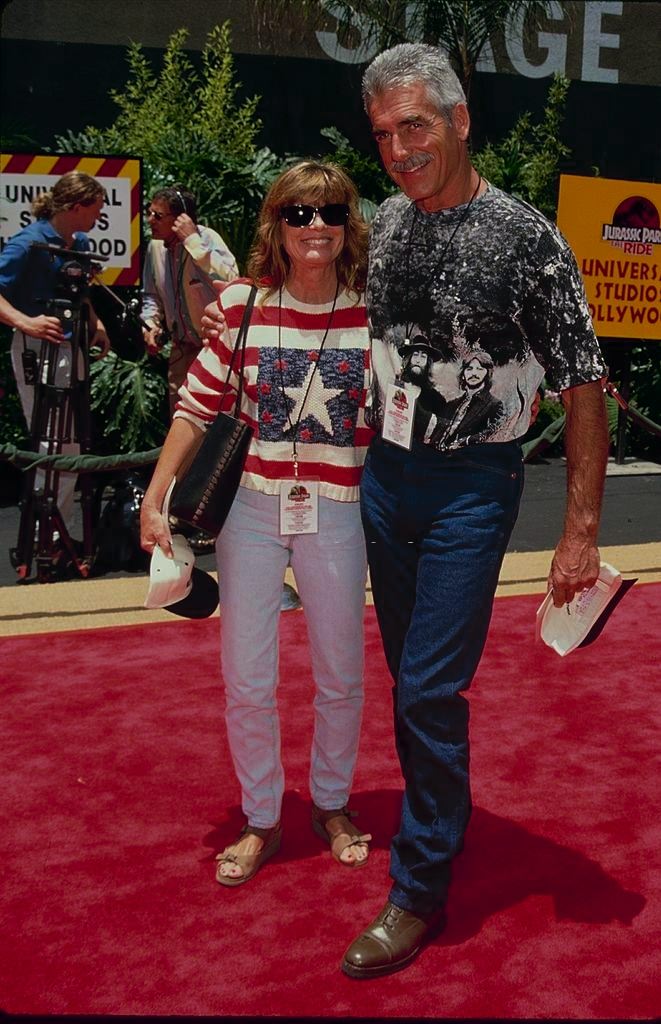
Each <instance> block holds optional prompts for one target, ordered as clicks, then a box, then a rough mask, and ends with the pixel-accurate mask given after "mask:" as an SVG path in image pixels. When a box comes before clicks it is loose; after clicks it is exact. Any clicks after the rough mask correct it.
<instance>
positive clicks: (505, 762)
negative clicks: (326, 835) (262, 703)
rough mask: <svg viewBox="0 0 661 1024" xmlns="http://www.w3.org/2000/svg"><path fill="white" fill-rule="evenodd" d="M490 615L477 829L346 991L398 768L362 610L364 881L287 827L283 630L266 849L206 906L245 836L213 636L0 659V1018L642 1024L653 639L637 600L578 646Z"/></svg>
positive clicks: (80, 635) (378, 898)
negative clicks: (281, 783)
mask: <svg viewBox="0 0 661 1024" xmlns="http://www.w3.org/2000/svg"><path fill="white" fill-rule="evenodd" d="M538 603H539V598H538V597H521V598H515V597H511V598H503V599H500V600H499V601H498V602H497V605H496V610H495V614H494V621H493V625H492V631H491V636H490V639H489V643H488V647H487V651H486V653H485V657H484V659H483V662H482V666H481V669H480V672H479V675H478V677H477V679H476V681H475V684H474V688H473V691H472V737H473V781H474V793H473V796H474V803H475V808H476V809H475V812H474V816H473V819H472V822H471V825H470V829H469V834H468V837H467V842H466V848H465V851H464V853H463V855H462V856H461V857H460V858H459V860H458V861H457V864H456V868H455V877H454V883H453V887H452V894H451V901H450V904H449V907H448V913H449V923H448V927H447V930H446V931H445V933H444V934H443V935H442V936H440V937H439V938H438V939H437V940H436V942H435V943H434V944H433V945H432V946H430V947H429V948H428V949H427V950H426V951H425V952H424V953H423V954H422V955H421V956H420V958H419V959H418V960H417V961H416V963H415V964H414V965H413V966H412V967H411V968H410V969H409V970H407V971H404V972H402V973H400V974H397V975H393V976H392V977H388V978H384V979H381V980H378V981H373V982H356V981H351V980H349V979H348V978H345V977H344V976H343V975H341V974H340V972H339V970H338V965H339V961H340V959H341V955H342V952H343V950H344V948H345V946H346V945H347V944H348V942H349V941H350V940H351V939H352V938H353V937H354V936H355V934H356V933H357V931H359V930H360V929H361V928H362V927H363V925H365V924H366V923H367V922H368V921H369V920H371V918H372V917H373V916H374V914H375V913H376V911H377V910H378V909H380V906H381V904H382V902H383V900H384V898H385V896H386V894H387V887H388V878H387V848H388V842H389V838H390V836H391V834H392V831H393V829H394V827H395V823H396V821H397V817H398V803H399V789H400V783H399V774H398V768H397V765H396V761H395V757H394V751H393V744H392V737H391V725H390V692H389V691H390V684H389V682H388V680H387V676H386V672H385V668H384V664H383V659H382V655H381V649H380V644H379V640H378V633H377V629H376V625H375V621H374V615H373V612H372V610H371V609H368V611H367V622H368V677H367V712H366V715H365V726H364V732H363V740H362V747H361V757H360V762H359V768H358V772H357V778H356V784H355V797H354V801H353V805H354V806H355V808H356V809H357V810H358V811H360V818H359V823H360V825H361V826H362V827H364V828H365V829H367V830H369V831H372V832H373V833H374V836H375V844H374V852H373V855H372V858H371V860H370V863H369V865H368V867H367V868H366V869H364V870H361V871H356V872H350V871H346V870H343V869H341V868H340V867H339V866H338V865H336V864H334V863H333V862H332V861H331V859H330V855H329V853H328V852H327V850H326V849H325V848H324V847H323V846H322V844H321V843H320V842H319V840H318V839H317V838H316V837H315V836H314V835H313V834H312V832H311V830H310V828H309V825H308V814H309V805H308V796H307V784H306V779H307V748H308V744H309V736H310V717H311V716H310V688H311V683H310V676H309V672H308V667H307V654H306V648H305V646H304V645H303V631H304V619H303V616H302V614H301V613H297V612H291V613H287V614H286V615H283V617H282V678H283V682H282V685H281V690H280V700H281V707H282V712H283V721H284V726H283V743H284V747H285V753H286V767H287V782H288V790H287V795H286V802H285V807H284V814H283V819H284V827H285V837H284V841H283V847H282V850H281V852H280V853H279V854H278V855H277V856H276V857H275V858H274V859H273V861H271V862H270V863H269V864H267V865H266V867H265V868H264V869H263V870H262V872H261V873H260V875H259V876H258V877H257V878H256V879H255V880H254V881H253V882H251V883H250V884H249V885H246V886H244V887H241V888H238V889H235V890H227V889H221V887H220V886H218V885H217V884H216V883H215V882H214V880H213V874H214V863H213V858H214V854H215V853H216V852H217V851H218V850H219V849H221V848H222V847H223V846H224V845H225V843H226V842H228V841H229V840H230V839H232V838H233V837H234V834H235V832H236V830H237V826H238V825H239V822H240V813H239V808H238V793H237V788H236V785H235V783H234V780H233V778H232V776H231V772H230V769H229V762H228V755H227V748H226V743H225V739H224V731H223V726H222V718H221V684H220V681H219V679H218V673H217V667H216V666H217V629H218V623H217V621H212V622H208V621H207V622H189V621H182V620H175V619H174V618H173V620H172V622H169V623H165V624H158V625H146V626H141V627H125V628H124V627H123V628H115V629H105V630H98V631H94V632H92V631H90V632H75V633H60V634H55V635H53V636H46V635H39V636H29V637H20V638H15V639H13V640H8V641H5V642H4V645H3V659H2V667H1V670H0V671H1V674H2V677H3V706H2V712H3V714H2V721H3V725H2V733H3V734H2V736H1V737H0V738H1V740H2V743H1V747H0V762H2V767H3V772H2V778H3V780H4V783H3V787H2V790H1V796H0V812H1V813H2V822H3V824H2V839H3V842H2V849H3V854H2V857H3V865H2V866H3V876H4V882H3V888H2V894H1V895H0V914H1V918H2V922H1V923H2V944H3V946H4V949H3V952H2V955H1V956H0V961H1V962H0V1010H4V1011H6V1012H10V1013H44V1014H47V1013H48V1014H63V1013H75V1014H95V1013H99V1014H136V1015H137V1014H140V1015H153V1014H173V1015H177V1014H190V1015H193V1014H200V1015H218V1016H231V1015H237V1016H245V1015H250V1016H253V1015H255V1016H282V1017H297V1016H299V1017H300V1016H303V1017H306V1016H319V1017H364V1018H375V1017H428V1018H443V1017H497V1018H523V1017H550V1018H553V1017H568V1018H589V1019H594V1018H618V1017H619V1018H621V1017H626V1018H646V1017H650V1016H653V1015H654V1014H655V1013H657V1012H658V1010H659V999H658V993H657V992H656V990H655V983H654V980H653V979H654V977H657V979H658V974H659V972H658V966H659V963H658V960H659V958H658V945H659V943H658V939H659V935H660V934H661V931H660V926H661V908H660V903H659V888H660V878H661V875H660V873H659V861H660V860H661V853H660V851H661V828H660V825H659V805H658V788H659V781H658V780H659V765H658V749H659V724H660V723H659V713H658V681H659V662H660V660H661V647H660V644H659V640H658V623H659V620H660V615H661V584H648V585H645V586H643V585H637V586H636V587H634V588H633V590H632V591H631V593H630V594H629V595H627V598H626V600H625V601H623V602H622V604H621V605H620V606H619V607H618V608H617V609H616V610H615V612H614V614H613V616H612V619H611V621H610V622H609V624H608V626H607V628H606V630H605V632H604V633H603V634H602V636H601V637H600V638H599V639H598V640H597V641H596V643H594V644H593V645H592V646H591V647H589V648H586V649H585V650H581V651H578V652H576V653H574V654H572V655H571V656H570V657H569V658H566V659H560V658H559V657H557V655H555V654H554V653H553V652H552V651H549V650H547V649H546V648H543V647H542V646H537V645H535V644H534V643H533V641H532V636H533V628H534V610H535V608H536V606H537V604H538Z"/></svg>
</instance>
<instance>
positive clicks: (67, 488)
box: [0, 171, 110, 529]
mask: <svg viewBox="0 0 661 1024" xmlns="http://www.w3.org/2000/svg"><path fill="white" fill-rule="evenodd" d="M105 201H106V193H105V189H104V188H103V186H102V185H101V184H100V183H99V182H98V181H97V180H96V179H95V178H92V177H91V176H90V175H89V174H85V173H83V172H82V171H70V172H69V173H67V174H64V175H63V176H62V177H61V178H59V179H58V180H57V181H56V182H55V184H54V186H53V188H52V189H51V190H50V191H48V192H42V193H41V194H40V195H39V196H37V198H36V199H35V201H34V202H33V204H32V214H33V216H34V217H35V220H34V222H33V223H32V224H29V225H28V226H27V227H25V228H23V229H22V230H21V231H19V232H17V233H16V234H15V235H13V236H12V238H10V239H9V241H8V242H7V243H6V245H5V247H4V249H3V250H2V253H0V322H1V323H4V324H7V325H8V326H9V327H12V328H13V329H14V335H13V339H12V345H11V358H12V366H13V369H14V376H15V377H16V385H17V389H18V393H19V397H20V400H21V405H22V408H23V413H24V415H25V418H26V421H27V424H28V427H29V428H30V430H31V432H32V433H34V430H33V422H32V421H33V410H34V397H35V384H36V382H37V380H38V379H39V378H40V379H41V380H42V381H45V380H47V379H49V380H50V381H51V383H52V384H54V386H55V387H57V388H67V387H69V386H70V384H71V380H72V368H73V367H72V363H73V351H74V349H73V348H72V334H73V331H72V330H71V329H70V328H65V327H64V326H63V324H62V321H61V319H60V318H59V317H58V316H55V315H54V313H53V311H52V310H53V302H54V300H55V299H56V297H57V294H58V289H59V287H60V285H61V270H62V268H63V266H64V265H65V263H66V257H65V256H63V255H59V254H56V253H53V252H49V251H48V248H47V247H48V246H53V247H56V248H59V249H68V250H70V251H71V252H72V260H75V253H84V252H88V251H89V249H90V245H89V240H88V238H87V234H86V232H88V231H90V230H91V229H92V228H93V227H94V225H95V223H96V221H97V218H98V217H99V215H100V213H101V209H102V207H103V205H104V203H105ZM84 304H85V307H86V309H85V312H86V315H87V316H88V322H89V339H90V341H89V344H90V347H94V346H96V347H98V348H99V349H100V354H101V355H102V356H103V355H105V354H106V353H107V351H108V348H109V345H110V342H109V339H108V335H107V333H106V329H105V327H104V326H103V324H102V323H101V320H100V319H99V318H98V317H97V316H96V314H95V312H94V310H93V308H92V307H91V305H90V304H89V302H88V301H87V300H84ZM44 342H47V343H48V345H47V346H44ZM52 360H55V364H54V365H53V364H52V362H51V361H52ZM82 360H83V354H82V353H81V352H80V351H78V365H77V367H76V370H77V375H78V377H80V375H81V373H82V367H83V362H82ZM33 439H34V440H38V438H36V437H35V438H33ZM58 441H59V439H58V438H55V442H56V444H57V445H58V451H59V453H61V454H63V455H76V454H78V453H79V452H80V445H79V444H78V443H77V442H76V441H70V442H62V443H58ZM40 450H42V451H44V452H46V451H47V450H48V444H47V443H46V442H45V441H43V440H42V441H41V443H40ZM43 480H44V473H43V470H39V471H38V472H37V476H36V479H35V488H37V489H38V488H39V487H42V486H43ZM75 486H76V475H75V473H64V472H63V473H60V474H59V483H58V489H57V504H58V508H59V511H60V513H61V515H62V519H63V520H64V523H65V525H66V527H67V529H69V528H70V526H71V522H72V518H73V498H74V490H75Z"/></svg>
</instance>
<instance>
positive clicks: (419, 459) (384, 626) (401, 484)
mask: <svg viewBox="0 0 661 1024" xmlns="http://www.w3.org/2000/svg"><path fill="white" fill-rule="evenodd" d="M522 487H523V465H522V460H521V450H520V447H519V445H518V443H516V442H508V443H505V444H495V443H494V444H482V445H472V446H470V447H468V448H463V449H460V450H458V451H451V452H446V453H441V452H438V451H435V450H430V449H429V448H427V446H425V445H422V444H419V443H414V449H413V450H412V451H410V452H408V451H405V450H403V449H401V448H397V447H395V446H393V445H391V444H388V443H387V442H385V441H383V440H382V439H381V438H377V439H375V440H374V441H373V442H372V445H371V447H370V451H369V453H368V457H367V462H366V465H365V471H364V474H363V480H362V485H361V492H362V495H361V512H362V518H363V528H364V530H365V537H366V540H367V557H368V562H369V567H370V578H371V583H372V591H373V594H374V604H375V607H376V613H377V618H378V622H379V628H380V631H381V636H382V639H383V646H384V650H385V655H386V659H387V662H388V667H389V669H390V672H391V674H392V677H393V679H394V681H395V685H394V688H393V700H394V716H395V740H396V744H397V752H398V755H399V760H400V764H401V768H402V774H403V777H404V784H405V789H404V798H403V804H402V816H401V822H400V829H399V832H398V834H397V835H396V836H395V837H394V839H393V842H392V846H391V860H390V875H391V877H392V879H393V882H394V884H393V887H392V890H391V894H390V899H391V901H392V902H393V903H395V904H396V905H397V906H399V907H401V908H402V909H404V910H410V911H413V912H414V913H420V914H427V913H429V912H430V911H432V910H434V909H435V908H436V907H438V906H439V905H441V904H442V903H444V902H445V899H446V895H447V888H448V884H449V881H450V864H451V861H452V859H453V857H454V855H455V854H456V853H458V852H459V851H460V850H461V847H462V844H463V836H464V832H465V830H466V826H467V824H468V819H469V816H470V809H471V801H470V784H469V776H468V702H467V701H466V699H465V698H464V697H463V696H462V691H463V690H466V689H467V688H468V687H469V685H470V683H471V680H472V678H473V676H474V674H475V671H476V669H477V666H478V664H479V661H480V657H481V655H482V651H483V648H484V644H485V641H486V636H487V630H488V627H489V620H490V618H491V610H492V606H493V598H494V593H495V590H496V585H497V583H498V575H499V572H500V567H501V564H502V560H503V556H504V554H505V550H506V548H507V544H508V541H509V537H510V534H511V532H512V528H513V526H514V523H515V521H516V516H517V513H518V508H519V500H520V497H521V490H522Z"/></svg>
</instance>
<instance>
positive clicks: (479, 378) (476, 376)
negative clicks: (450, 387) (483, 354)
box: [463, 359, 489, 391]
mask: <svg viewBox="0 0 661 1024" xmlns="http://www.w3.org/2000/svg"><path fill="white" fill-rule="evenodd" d="M488 373H489V371H488V370H487V368H486V367H485V366H482V364H481V363H480V361H479V359H471V361H470V362H469V363H467V364H466V366H465V368H464V372H463V378H464V383H465V384H466V387H467V388H470V389H471V391H474V390H476V388H480V387H482V385H483V384H484V382H485V380H486V378H487V376H488Z"/></svg>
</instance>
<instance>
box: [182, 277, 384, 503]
mask: <svg viewBox="0 0 661 1024" xmlns="http://www.w3.org/2000/svg"><path fill="white" fill-rule="evenodd" d="M249 293H250V286H249V284H246V283H245V282H236V283H233V284H230V285H228V287H227V288H226V289H225V290H224V291H223V292H222V295H221V302H222V307H223V311H224V314H225V318H226V321H227V330H226V332H225V333H224V335H223V337H222V338H220V340H219V341H217V342H214V343H212V344H211V345H210V346H208V347H207V348H204V349H202V351H201V352H200V354H199V356H198V357H197V359H196V360H195V362H194V363H193V365H192V366H191V368H190V370H189V373H188V377H187V379H186V381H185V383H184V385H183V386H182V387H181V389H180V391H179V401H178V403H177V408H176V411H175V418H178V417H183V418H185V419H187V420H190V421H191V422H193V423H195V424H197V425H198V426H199V427H201V428H203V429H204V428H206V426H208V424H209V423H211V422H212V421H213V419H214V418H215V416H216V414H217V412H218V410H219V408H220V407H221V404H222V409H223V410H224V411H225V412H231V411H232V410H233V408H234V403H235V400H236V389H237V385H238V375H237V372H236V370H237V368H238V367H235V370H234V371H233V372H232V374H231V376H230V379H229V385H228V388H227V391H226V393H225V394H224V395H223V391H224V384H225V380H226V377H227V370H228V367H229V364H230V360H231V356H232V351H233V347H234V344H235V342H236V337H237V333H238V330H239V327H240V325H241V318H242V316H243V310H244V307H245V305H246V302H247V300H248V296H249ZM331 313H332V315H331ZM327 329H328V331H327ZM326 331H327V334H326V340H325V342H324V344H323V349H321V351H320V347H321V343H322V340H323V338H324V334H325V333H326ZM238 362H239V360H238V357H237V360H236V363H237V364H238ZM368 386H369V336H368V331H367V317H366V313H365V304H364V300H363V297H362V296H361V297H360V298H359V299H358V300H356V296H355V295H352V294H348V293H347V292H346V291H341V292H340V294H339V295H338V297H337V302H336V305H335V309H334V310H333V304H332V302H329V303H325V304H320V305H309V304H306V303H303V302H299V301H297V300H296V299H295V298H293V296H291V295H290V294H289V292H288V291H287V290H286V288H285V289H284V290H283V293H282V302H281V304H280V302H279V298H278V294H277V293H276V294H275V295H271V296H270V297H268V298H265V291H258V293H257V296H256V299H255V305H254V307H253V311H252V316H251V319H250V327H249V330H248V337H247V342H246V353H245V367H244V385H243V391H244V393H243V397H242V401H241V413H240V415H241V419H243V420H244V421H245V422H246V423H249V424H250V426H251V427H252V428H253V430H254V436H253V440H252V442H251V445H250V449H249V452H248V458H247V460H246V465H245V470H244V473H243V476H242V479H241V483H242V485H243V486H244V487H248V488H251V489H252V490H257V491H262V492H263V493H265V494H277V493H278V492H279V488H280V481H281V480H283V479H291V477H292V476H293V474H294V464H293V458H292V456H293V438H294V430H295V434H296V449H297V457H298V464H299V475H300V476H302V477H306V476H308V477H310V476H312V477H318V478H319V480H320V485H319V493H320V494H321V495H323V496H325V497H327V498H332V499H334V500H335V501H357V500H358V485H359V483H360V476H361V472H362V467H363V462H364V461H365V455H366V452H367V446H368V444H369V442H370V440H371V438H372V436H373V434H372V431H371V430H370V429H369V428H368V427H367V426H366V425H365V419H364V409H365V396H366V392H367V388H368ZM221 399H222V402H221Z"/></svg>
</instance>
